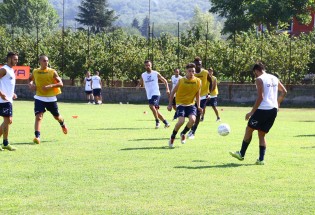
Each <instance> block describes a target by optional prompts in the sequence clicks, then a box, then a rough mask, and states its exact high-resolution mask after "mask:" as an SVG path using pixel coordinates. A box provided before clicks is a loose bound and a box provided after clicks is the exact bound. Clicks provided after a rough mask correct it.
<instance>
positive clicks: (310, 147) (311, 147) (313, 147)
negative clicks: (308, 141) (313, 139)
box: [301, 146, 315, 149]
mask: <svg viewBox="0 0 315 215" xmlns="http://www.w3.org/2000/svg"><path fill="white" fill-rule="evenodd" d="M301 149H315V146H305V147H301Z"/></svg>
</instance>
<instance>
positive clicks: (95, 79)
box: [92, 75, 102, 89]
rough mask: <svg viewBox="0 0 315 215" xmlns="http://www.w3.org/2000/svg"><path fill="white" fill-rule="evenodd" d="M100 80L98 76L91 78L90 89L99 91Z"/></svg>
mask: <svg viewBox="0 0 315 215" xmlns="http://www.w3.org/2000/svg"><path fill="white" fill-rule="evenodd" d="M100 82H101V78H100V76H98V75H93V76H92V89H101V88H102V86H101V83H100Z"/></svg>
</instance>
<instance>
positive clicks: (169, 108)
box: [167, 84, 179, 111]
mask: <svg viewBox="0 0 315 215" xmlns="http://www.w3.org/2000/svg"><path fill="white" fill-rule="evenodd" d="M178 85H179V84H176V86H175V87H174V89H173V90H172V92H171V94H170V97H169V99H168V106H167V110H169V111H171V110H172V102H173V99H174V95H175V93H176V92H177V90H178Z"/></svg>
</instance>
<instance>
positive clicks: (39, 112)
mask: <svg viewBox="0 0 315 215" xmlns="http://www.w3.org/2000/svg"><path fill="white" fill-rule="evenodd" d="M34 112H35V125H34V129H35V132H34V133H35V138H34V139H33V142H34V143H36V144H39V143H40V130H41V124H42V120H43V117H44V113H45V112H46V108H45V102H43V101H40V100H37V99H35V101H34Z"/></svg>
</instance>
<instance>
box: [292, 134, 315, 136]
mask: <svg viewBox="0 0 315 215" xmlns="http://www.w3.org/2000/svg"><path fill="white" fill-rule="evenodd" d="M294 137H315V134H301V135H296V136H294Z"/></svg>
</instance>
